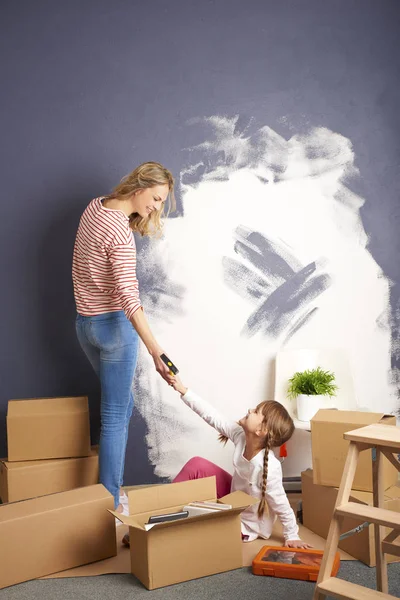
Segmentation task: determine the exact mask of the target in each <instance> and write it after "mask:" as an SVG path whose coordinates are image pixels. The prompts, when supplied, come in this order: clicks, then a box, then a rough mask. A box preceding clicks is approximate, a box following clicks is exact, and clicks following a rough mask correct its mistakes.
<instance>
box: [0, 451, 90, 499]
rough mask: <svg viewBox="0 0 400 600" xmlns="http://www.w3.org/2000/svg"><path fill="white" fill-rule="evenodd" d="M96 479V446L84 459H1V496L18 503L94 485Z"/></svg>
mask: <svg viewBox="0 0 400 600" xmlns="http://www.w3.org/2000/svg"><path fill="white" fill-rule="evenodd" d="M98 480H99V456H98V447H97V446H93V448H92V450H91V453H90V456H87V457H83V458H55V459H48V460H28V461H16V462H8V461H7V460H5V459H4V460H0V498H1V501H2V502H3V503H6V502H17V501H19V500H27V499H28V498H36V497H37V496H45V495H47V494H56V493H58V492H66V491H67V490H73V489H75V488H80V487H85V486H87V485H95V484H96V483H98Z"/></svg>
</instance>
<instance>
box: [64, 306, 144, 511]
mask: <svg viewBox="0 0 400 600" xmlns="http://www.w3.org/2000/svg"><path fill="white" fill-rule="evenodd" d="M76 332H77V335H78V340H79V343H80V345H81V346H82V349H83V351H84V352H85V354H86V356H87V357H88V359H89V361H90V363H91V365H92V367H93V369H94V370H95V372H96V373H97V375H98V377H99V379H100V386H101V405H100V417H101V429H100V451H99V467H100V483H102V484H103V485H104V487H106V488H107V490H108V491H109V492H110V493H111V494H112V495H113V496H114V503H115V506H116V507H117V506H118V504H119V492H120V487H121V485H122V484H123V477H124V466H125V453H126V445H127V442H128V430H129V421H130V418H131V415H132V410H133V393H132V383H133V377H134V374H135V369H136V363H137V357H138V346H139V336H138V334H137V331H136V329H135V328H134V327H133V325H132V324H131V323H130V321H129V320H128V319H127V317H126V316H125V313H124V312H123V311H122V310H121V311H117V312H109V313H104V314H100V315H96V316H93V317H83V316H82V315H79V314H78V316H77V318H76Z"/></svg>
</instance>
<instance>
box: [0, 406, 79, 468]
mask: <svg viewBox="0 0 400 600" xmlns="http://www.w3.org/2000/svg"><path fill="white" fill-rule="evenodd" d="M7 442H8V460H9V461H10V462H12V461H24V460H42V459H46V458H73V457H79V456H89V455H90V428H89V407H88V399H87V397H86V396H81V397H75V398H33V399H30V400H10V401H9V402H8V411H7Z"/></svg>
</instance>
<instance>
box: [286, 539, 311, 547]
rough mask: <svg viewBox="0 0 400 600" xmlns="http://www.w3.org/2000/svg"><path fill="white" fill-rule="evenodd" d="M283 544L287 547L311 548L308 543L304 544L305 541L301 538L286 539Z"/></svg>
mask: <svg viewBox="0 0 400 600" xmlns="http://www.w3.org/2000/svg"><path fill="white" fill-rule="evenodd" d="M285 546H286V547H287V548H312V546H310V544H306V542H303V541H302V540H287V542H286V543H285Z"/></svg>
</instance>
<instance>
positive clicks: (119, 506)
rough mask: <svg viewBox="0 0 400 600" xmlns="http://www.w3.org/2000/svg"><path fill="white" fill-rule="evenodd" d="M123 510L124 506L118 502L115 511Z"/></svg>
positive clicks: (120, 511)
mask: <svg viewBox="0 0 400 600" xmlns="http://www.w3.org/2000/svg"><path fill="white" fill-rule="evenodd" d="M123 510H124V507H123V506H122V504H118V506H117V508H116V509H115V512H118V513H122V511H123Z"/></svg>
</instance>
